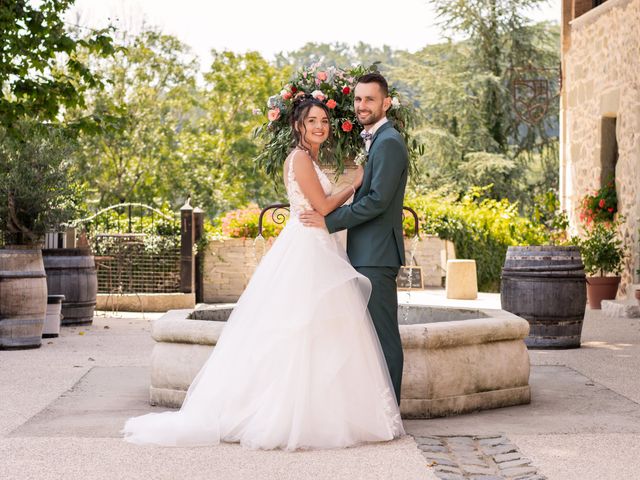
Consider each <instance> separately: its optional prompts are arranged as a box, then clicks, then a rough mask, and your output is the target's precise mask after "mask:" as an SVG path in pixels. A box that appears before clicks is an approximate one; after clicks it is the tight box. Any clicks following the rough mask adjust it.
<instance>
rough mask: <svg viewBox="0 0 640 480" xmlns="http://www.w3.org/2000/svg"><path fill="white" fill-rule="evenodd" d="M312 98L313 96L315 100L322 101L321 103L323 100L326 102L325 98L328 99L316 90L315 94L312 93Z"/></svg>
mask: <svg viewBox="0 0 640 480" xmlns="http://www.w3.org/2000/svg"><path fill="white" fill-rule="evenodd" d="M311 96H312V97H313V98H315V99H316V100H320V101H322V100H324V99H325V98H327V97H326V96H325V94H324V93H322V91H321V90H314V91H313V92H311Z"/></svg>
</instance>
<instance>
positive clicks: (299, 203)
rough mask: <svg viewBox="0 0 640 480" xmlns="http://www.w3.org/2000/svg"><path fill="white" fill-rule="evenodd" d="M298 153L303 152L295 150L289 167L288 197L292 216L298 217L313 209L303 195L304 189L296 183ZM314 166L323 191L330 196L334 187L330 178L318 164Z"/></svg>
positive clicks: (314, 163)
mask: <svg viewBox="0 0 640 480" xmlns="http://www.w3.org/2000/svg"><path fill="white" fill-rule="evenodd" d="M298 151H303V150H299V149H297V148H296V149H295V150H294V151H293V152H292V153H291V156H290V158H289V165H288V166H287V182H286V185H287V195H288V197H289V204H290V212H291V215H292V216H296V217H297V216H298V214H300V213H301V212H303V211H305V210H311V209H312V208H313V207H312V206H311V203H309V200H308V199H307V197H305V196H304V193H302V189H301V188H300V185H299V184H298V182H297V181H296V178H295V174H294V172H293V162H295V160H296V153H297V152H298ZM313 166H314V168H315V170H316V174H317V175H318V179H319V180H320V185H322V190H324V194H325V195H329V194H330V193H331V190H332V189H333V186H332V184H331V181H330V180H329V178H328V177H327V176H326V175H325V174H324V172H323V171H322V170H320V167H319V166H318V164H317V163H316V162H313Z"/></svg>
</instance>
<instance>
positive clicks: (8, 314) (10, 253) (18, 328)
mask: <svg viewBox="0 0 640 480" xmlns="http://www.w3.org/2000/svg"><path fill="white" fill-rule="evenodd" d="M46 310H47V281H46V275H45V271H44V266H43V264H42V253H41V251H40V249H13V248H7V249H0V348H2V349H9V348H37V347H39V346H40V345H41V343H42V328H43V326H44V319H45V315H46Z"/></svg>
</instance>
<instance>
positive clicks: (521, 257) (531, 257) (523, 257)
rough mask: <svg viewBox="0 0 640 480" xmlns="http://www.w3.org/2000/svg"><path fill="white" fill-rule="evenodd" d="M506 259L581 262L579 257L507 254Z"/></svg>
mask: <svg viewBox="0 0 640 480" xmlns="http://www.w3.org/2000/svg"><path fill="white" fill-rule="evenodd" d="M507 258H509V259H513V260H553V259H562V260H580V261H582V256H581V255H577V256H574V255H509V254H508V253H507Z"/></svg>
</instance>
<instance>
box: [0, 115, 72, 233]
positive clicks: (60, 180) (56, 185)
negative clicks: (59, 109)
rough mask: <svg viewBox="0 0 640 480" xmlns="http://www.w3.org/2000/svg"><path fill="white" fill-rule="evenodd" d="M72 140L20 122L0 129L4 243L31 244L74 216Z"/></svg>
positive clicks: (58, 132)
mask: <svg viewBox="0 0 640 480" xmlns="http://www.w3.org/2000/svg"><path fill="white" fill-rule="evenodd" d="M73 142H74V140H73V136H70V135H69V132H68V131H67V130H65V129H63V128H62V127H59V126H54V125H42V124H38V123H34V122H25V121H21V122H20V123H19V124H18V125H14V127H13V133H12V134H9V133H8V132H7V130H6V129H0V198H1V199H3V200H2V201H1V202H0V229H1V230H3V231H5V232H6V234H7V238H6V242H7V243H15V244H33V243H38V242H40V241H41V240H42V238H43V236H44V234H45V233H46V232H47V231H51V230H54V229H57V228H59V227H60V226H61V224H62V223H64V222H67V221H69V220H71V219H72V218H73V216H75V215H76V214H77V212H78V211H79V204H80V202H81V201H82V197H83V191H82V189H81V188H80V187H79V186H78V185H77V184H76V183H75V182H74V181H73V180H72V178H71V177H72V176H71V173H72V172H70V170H71V169H72V168H73V167H72V165H71V163H70V161H69V158H70V156H71V152H72V151H73V148H74V146H73Z"/></svg>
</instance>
